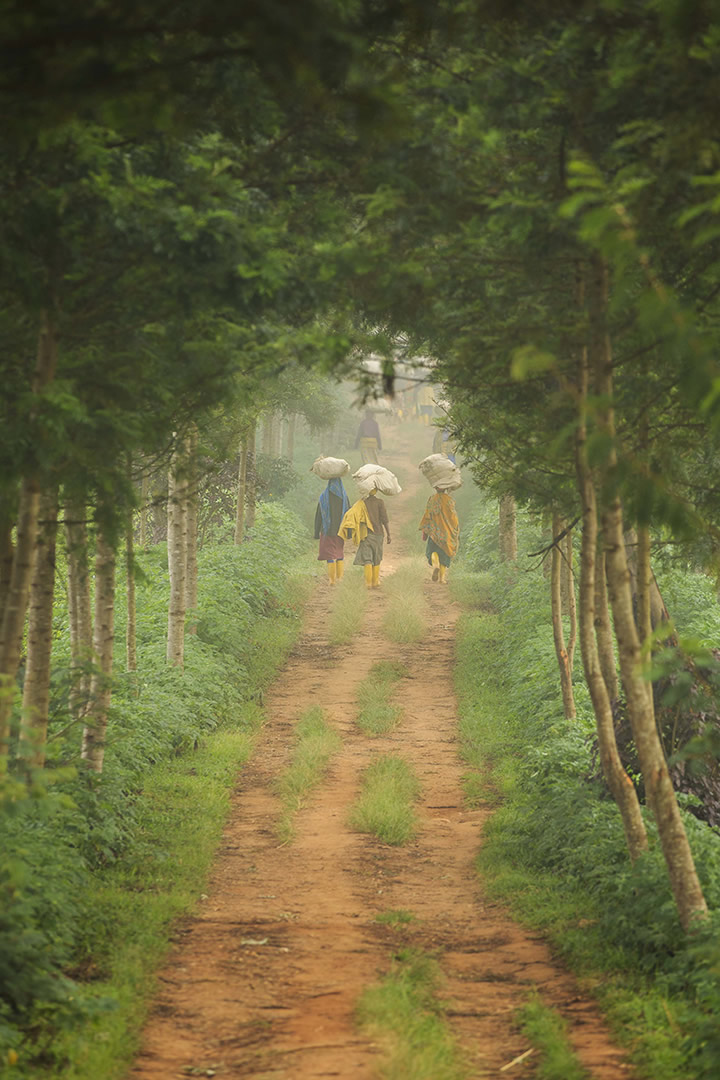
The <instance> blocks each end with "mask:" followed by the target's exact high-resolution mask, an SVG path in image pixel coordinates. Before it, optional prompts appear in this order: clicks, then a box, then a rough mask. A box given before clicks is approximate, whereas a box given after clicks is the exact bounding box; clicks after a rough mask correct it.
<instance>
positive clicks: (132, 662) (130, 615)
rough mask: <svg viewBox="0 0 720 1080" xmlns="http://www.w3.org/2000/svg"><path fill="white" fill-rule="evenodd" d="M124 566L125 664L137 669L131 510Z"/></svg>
mask: <svg viewBox="0 0 720 1080" xmlns="http://www.w3.org/2000/svg"><path fill="white" fill-rule="evenodd" d="M125 566H126V575H127V583H126V590H127V622H126V624H125V666H126V668H127V670H128V671H137V616H136V607H135V529H134V523H133V514H132V510H131V511H130V514H129V518H128V525H127V529H126V532H125Z"/></svg>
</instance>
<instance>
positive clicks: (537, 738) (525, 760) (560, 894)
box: [457, 566, 720, 1080]
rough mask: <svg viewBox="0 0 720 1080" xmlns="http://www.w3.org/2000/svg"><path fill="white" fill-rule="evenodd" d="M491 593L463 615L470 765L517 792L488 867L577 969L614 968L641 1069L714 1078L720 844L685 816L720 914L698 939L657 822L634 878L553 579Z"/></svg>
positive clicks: (464, 726) (461, 665) (494, 827)
mask: <svg viewBox="0 0 720 1080" xmlns="http://www.w3.org/2000/svg"><path fill="white" fill-rule="evenodd" d="M480 587H481V588H484V584H482V585H481V586H480ZM491 592H492V597H493V599H494V604H495V610H494V612H493V613H490V612H481V613H473V614H466V615H464V616H463V618H462V620H461V623H460V627H459V643H458V674H457V680H458V681H457V686H458V694H459V698H460V707H461V733H462V739H463V747H464V755H465V756H466V758H467V760H468V761H469V762H470V763H471V764H472V765H473V766H474V767H475V769H478V770H480V775H481V776H482V771H483V769H484V768H485V769H486V768H487V765H488V764H490V765H492V766H493V780H494V783H495V784H499V785H500V786H501V789H502V791H503V794H504V802H503V805H502V807H501V808H500V809H499V810H498V811H496V813H495V814H494V815H493V817H492V818H491V820H490V822H489V825H488V827H487V830H486V837H485V843H484V845H483V848H482V852H481V856H480V860H481V865H482V866H483V869H484V871H485V873H486V874H487V875H489V877H490V879H491V880H494V881H495V885H494V888H495V890H496V891H497V892H498V893H499V894H500V895H503V896H504V897H506V898H510V899H511V900H512V903H513V905H514V908H515V910H516V911H517V912H518V914H520V915H521V916H522V917H523V918H525V919H526V920H528V921H529V922H530V923H531V924H532V925H534V926H536V927H539V928H542V929H544V930H545V932H547V933H549V934H550V936H551V938H552V940H553V943H554V945H555V947H556V948H558V949H559V950H560V951H561V952H562V953H564V954H565V955H566V956H567V957H568V958H569V959H570V960H571V961H572V963H573V964H574V965H576V966H577V967H579V968H580V969H581V970H583V971H585V972H587V973H592V974H597V973H598V972H599V971H603V972H604V973H605V974H604V976H603V977H604V979H605V980H606V981H607V982H608V985H609V986H611V987H617V989H612V990H608V991H607V994H606V997H607V1007H608V1008H609V1009H610V1011H611V1014H612V1015H615V1014H614V1013H613V1010H614V1009H617V1015H618V1016H620V1013H621V1012H622V1009H626V1010H629V1012H628V1013H627V1015H628V1016H629V1015H630V1014H632V1021H631V1022H630V1021H629V1020H628V1023H627V1025H625V1032H626V1034H627V1033H628V1032H629V1031H632V1033H633V1039H634V1041H635V1045H636V1046H637V1047H642V1049H639V1050H638V1056H639V1057H640V1058H641V1059H643V1060H644V1059H645V1058H646V1056H649V1055H652V1062H653V1064H652V1066H651V1069H653V1070H655V1071H653V1075H654V1076H655V1075H657V1076H663V1077H670V1076H673V1077H677V1078H679V1077H680V1076H682V1077H683V1080H685V1078H688V1080H690V1078H692V1080H696V1078H702V1080H710V1077H711V1076H712V1068H711V1066H710V1064H709V1063H710V1061H711V1060H712V1057H713V1055H717V1053H718V1052H719V1051H718V1043H717V1038H716V1032H714V1033H713V1032H712V1031H711V1028H712V1021H711V1019H710V1018H711V1015H712V1014H713V1012H714V1011H715V1010H716V1009H717V1008H718V1005H720V978H719V977H718V970H719V969H718V964H717V956H718V953H717V949H718V945H717V943H718V941H720V924H718V911H720V840H719V838H718V836H717V833H716V832H715V831H713V830H711V829H709V828H708V827H707V826H706V825H705V824H704V823H702V822H699V821H697V820H696V819H695V818H694V817H692V816H691V815H690V814H688V813H685V814H684V823H685V828H686V830H687V832H688V836H689V839H690V843H691V846H692V850H693V854H694V857H695V862H696V865H697V867H698V871H699V873H700V876H701V881H702V886H703V889H704V892H705V896H706V898H707V901H708V904H709V906H710V908H711V911H712V912H713V914H712V917H711V919H710V920H708V923H707V924H706V925H705V926H704V927H703V928H702V929H701V930H700V931H698V933H697V935H693V936H691V937H690V938H688V936H687V935H685V934H684V933H683V932H682V929H681V927H680V924H679V921H678V917H677V912H676V909H675V906H674V903H673V900H672V896H671V892H670V887H669V882H668V879H667V871H666V868H665V864H664V860H663V858H662V855H661V851H660V849H659V844H658V842H657V839H656V833H655V829H654V826H653V824H652V822H651V821H649V820H648V821H647V822H646V824H647V827H648V830H649V835H650V842H651V848H650V851H649V852H648V854H647V855H644V856H643V857H642V858H641V859H640V860H638V862H637V863H636V864H635V866H634V867H633V866H631V865H630V862H629V860H628V857H627V852H626V848H625V842H624V835H623V830H622V826H621V823H620V818H619V814H618V812H617V809H616V807H615V805H614V803H613V802H612V801H611V800H610V799H609V798H608V796H607V792H606V791H605V790H604V787H603V786H602V785H601V784H600V783H598V781H597V780H594V779H592V778H593V777H594V776H595V775H596V773H597V767H596V763H595V762H594V761H593V758H592V755H591V743H590V734H591V730H592V728H591V724H590V720H589V709H588V708H587V706H586V705H585V704H584V702H583V696H582V694H578V700H579V702H580V706H581V708H580V715H579V719H578V720H577V721H575V722H572V723H571V722H567V721H565V720H564V719H563V714H562V703H561V698H560V692H559V686H558V680H557V674H556V670H555V657H554V653H553V649H552V630H551V627H550V625H549V617H548V600H547V595H546V585H545V583H544V582H543V581H542V578H541V575H540V574H537V575H535V576H531V575H518V576H516V578H515V580H509V579H508V578H507V577H506V575H505V573H504V568H503V567H502V566H501V567H499V568H498V570H497V572H496V575H495V576H494V578H493V583H492V587H491ZM578 689H579V687H578ZM568 823H571V827H569V826H568ZM701 942H702V944H700V943H701ZM623 987H624V988H625V989H623ZM629 991H632V992H631V993H630V997H628V992H629ZM632 993H637V994H639V995H641V996H642V995H650V999H651V1000H653V1001H657V1002H658V1011H657V1014H654V1018H653V1019H652V1021H649V1020H648V1017H647V1016H645V1017H644V1018H643V1016H642V1015H641V1012H640V1011H638V1010H639V1006H638V1010H636V1012H635V1013H633V1011H632V1007H631V1006H630V1005H629V1004H628V1001H629V1000H630V999H631V998H632ZM660 999H664V1000H665V1002H666V1005H665V1010H666V1013H668V1014H669V1015H670V1016H671V1017H672V1020H671V1021H668V1018H667V1015H665V1016H663V1015H662V1008H661V1006H660ZM622 1001H624V1002H625V1004H624V1005H623V1006H622V1008H621V1005H620V1002H622ZM618 1022H619V1023H620V1020H618ZM653 1025H655V1026H656V1027H657V1028H658V1030H655V1031H653V1030H651V1029H652V1027H653ZM661 1032H662V1034H661ZM678 1034H680V1042H678ZM715 1060H717V1059H715ZM672 1062H674V1064H671V1063H672Z"/></svg>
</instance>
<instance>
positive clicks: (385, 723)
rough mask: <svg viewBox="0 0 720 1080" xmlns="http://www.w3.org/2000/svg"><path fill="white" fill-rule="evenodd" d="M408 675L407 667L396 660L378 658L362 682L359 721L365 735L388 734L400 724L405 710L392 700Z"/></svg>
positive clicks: (359, 692) (359, 694)
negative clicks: (401, 681) (397, 684)
mask: <svg viewBox="0 0 720 1080" xmlns="http://www.w3.org/2000/svg"><path fill="white" fill-rule="evenodd" d="M405 674H406V668H405V667H404V666H403V665H402V664H398V663H396V662H395V661H393V660H379V661H378V662H377V663H376V664H373V666H372V667H371V668H370V671H369V672H368V675H367V678H366V679H364V680H363V682H362V683H360V686H359V687H358V692H357V702H358V705H359V707H360V711H359V713H358V715H357V724H358V727H360V728H361V729H362V730H363V731H364V732H365V734H366V735H386V734H387V733H388V731H392V729H393V728H394V727H395V726H396V724H398V723H399V721H400V718H401V716H402V709H401V708H400V706H399V705H394V704H393V702H392V701H391V700H390V698H391V696H392V693H393V690H394V689H395V685H396V683H397V682H398V681H399V680H400V679H401V678H402V677H403V675H405Z"/></svg>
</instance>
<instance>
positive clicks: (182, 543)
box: [167, 448, 187, 668]
mask: <svg viewBox="0 0 720 1080" xmlns="http://www.w3.org/2000/svg"><path fill="white" fill-rule="evenodd" d="M182 458H183V455H182V453H181V451H180V449H179V448H178V450H176V451H175V453H174V454H173V458H172V462H171V464H170V472H169V474H168V571H169V575H170V602H169V605H168V632H167V662H168V664H172V665H174V666H175V667H180V668H181V667H182V666H183V663H184V658H185V611H186V609H185V583H186V579H187V513H186V505H187V504H186V498H185V491H184V487H185V477H184V462H183V460H182Z"/></svg>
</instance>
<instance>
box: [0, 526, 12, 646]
mask: <svg viewBox="0 0 720 1080" xmlns="http://www.w3.org/2000/svg"><path fill="white" fill-rule="evenodd" d="M12 531H13V522H12V521H10V520H9V518H6V517H5V515H4V514H3V516H2V521H1V523H0V624H1V623H2V612H3V611H4V610H5V604H6V603H7V597H8V591H9V589H10V577H11V575H12V565H13V555H14V554H15V549H14V547H13V541H12ZM1 647H2V646H1V645H0V648H1Z"/></svg>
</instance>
